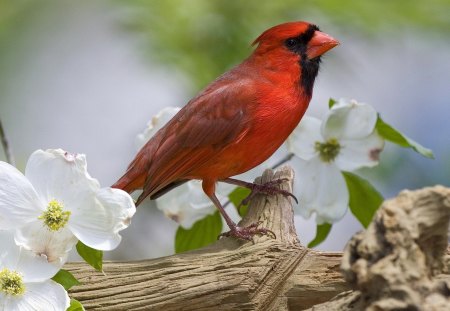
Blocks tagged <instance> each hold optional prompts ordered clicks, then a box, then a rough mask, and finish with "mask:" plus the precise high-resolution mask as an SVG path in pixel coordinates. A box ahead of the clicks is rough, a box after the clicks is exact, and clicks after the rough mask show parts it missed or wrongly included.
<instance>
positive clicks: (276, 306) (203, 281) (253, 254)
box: [67, 167, 450, 310]
mask: <svg viewBox="0 0 450 311" xmlns="http://www.w3.org/2000/svg"><path fill="white" fill-rule="evenodd" d="M278 178H286V180H287V181H286V182H285V183H283V184H282V185H280V187H281V188H282V189H285V190H288V191H291V190H292V181H293V172H292V170H291V169H290V168H287V167H285V168H282V169H281V170H280V171H278V172H276V173H273V172H272V171H270V170H268V171H266V172H265V173H264V175H263V176H262V177H261V178H259V179H258V180H257V182H266V181H269V180H274V179H278ZM412 204H414V202H412ZM432 204H434V203H432ZM255 221H261V222H262V224H261V226H264V227H266V228H268V229H270V230H272V231H274V232H275V234H276V236H277V238H276V239H272V238H270V237H267V236H260V237H255V238H254V242H253V243H252V242H247V241H239V240H236V239H233V238H223V239H221V240H219V241H217V242H216V243H214V244H213V245H211V246H208V247H205V248H203V249H200V250H196V251H192V252H187V253H183V254H178V255H173V256H169V257H163V258H158V259H152V260H144V261H137V262H107V263H105V264H104V272H105V274H104V275H103V274H101V273H98V272H96V271H94V270H93V269H92V268H90V267H89V266H87V265H86V264H84V263H69V264H68V265H67V269H68V270H70V271H71V272H72V273H73V274H74V275H75V276H76V277H77V278H78V279H79V280H80V281H81V282H82V285H80V286H76V287H74V288H72V289H71V290H70V294H71V296H72V297H73V298H75V299H77V300H79V301H81V302H82V303H83V305H84V306H85V308H86V309H87V310H305V309H308V308H311V307H312V306H314V305H316V304H319V303H323V302H326V301H329V300H330V299H331V298H332V297H334V296H336V295H337V294H339V293H342V292H344V291H348V290H349V289H350V288H351V287H350V285H348V284H347V283H346V282H345V281H344V278H343V277H342V275H341V273H340V264H341V259H342V254H340V253H327V252H316V251H313V250H310V249H307V248H305V247H303V246H301V245H300V243H299V240H298V238H297V235H296V232H295V228H294V223H293V209H292V205H291V202H290V201H289V199H287V198H285V197H283V196H274V197H265V196H259V197H257V198H255V199H254V200H253V202H252V203H251V206H250V208H249V213H248V215H247V216H246V217H245V218H244V219H243V220H242V222H241V225H248V224H250V223H253V222H255ZM442 278H444V279H450V276H449V275H443V276H442Z"/></svg>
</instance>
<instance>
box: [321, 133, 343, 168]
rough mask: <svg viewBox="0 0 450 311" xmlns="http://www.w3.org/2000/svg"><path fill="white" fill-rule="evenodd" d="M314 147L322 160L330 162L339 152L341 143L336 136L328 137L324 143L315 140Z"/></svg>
mask: <svg viewBox="0 0 450 311" xmlns="http://www.w3.org/2000/svg"><path fill="white" fill-rule="evenodd" d="M314 148H315V149H316V151H317V152H318V153H319V157H320V159H321V160H322V161H323V162H327V163H330V162H333V161H334V159H335V158H336V157H337V155H338V154H339V151H340V150H341V145H339V142H338V140H337V139H336V138H330V139H328V140H327V141H326V142H324V143H322V142H319V141H316V144H315V146H314Z"/></svg>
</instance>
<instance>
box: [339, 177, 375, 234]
mask: <svg viewBox="0 0 450 311" xmlns="http://www.w3.org/2000/svg"><path fill="white" fill-rule="evenodd" d="M342 175H344V178H345V182H346V183H347V188H348V193H349V195H350V201H349V206H350V210H351V211H352V214H353V215H354V216H355V217H356V219H358V220H359V222H360V223H361V224H362V225H363V226H364V228H367V227H368V226H369V224H370V222H371V221H372V218H373V215H374V214H375V212H376V211H377V209H378V208H379V207H380V205H381V203H383V196H382V195H381V194H380V193H379V192H378V191H377V190H376V189H375V188H374V187H373V186H372V185H371V184H370V183H369V182H368V181H367V180H365V179H363V178H361V177H359V176H358V175H355V174H353V173H349V172H342Z"/></svg>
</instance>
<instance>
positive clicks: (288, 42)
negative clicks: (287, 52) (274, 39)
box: [286, 38, 297, 48]
mask: <svg viewBox="0 0 450 311" xmlns="http://www.w3.org/2000/svg"><path fill="white" fill-rule="evenodd" d="M296 44H297V39H295V38H290V39H287V40H286V46H287V47H288V48H292V47H294V46H295V45H296Z"/></svg>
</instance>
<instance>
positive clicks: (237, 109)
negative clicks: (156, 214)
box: [137, 83, 256, 204]
mask: <svg viewBox="0 0 450 311" xmlns="http://www.w3.org/2000/svg"><path fill="white" fill-rule="evenodd" d="M249 89H250V90H251V89H252V88H251V87H243V84H242V83H229V84H226V85H221V86H219V87H218V88H217V89H215V90H212V88H209V89H207V90H206V91H205V92H204V93H202V94H201V95H200V96H198V97H196V98H194V99H193V100H192V101H191V102H189V103H188V104H187V105H186V106H185V107H184V108H183V109H182V110H180V112H179V113H178V114H177V115H175V117H174V118H173V119H172V120H171V121H170V122H169V123H168V124H167V125H166V126H165V127H163V128H162V129H161V130H160V131H159V132H158V133H157V134H156V135H155V137H154V138H152V139H151V140H150V141H149V142H148V143H147V145H149V144H150V145H152V146H151V147H153V148H152V149H153V152H152V155H148V154H147V155H146V156H147V157H148V156H149V157H150V159H149V161H150V165H149V166H148V168H147V172H148V174H147V177H146V181H145V185H144V192H143V193H142V195H141V197H140V198H139V199H138V202H137V204H139V203H140V201H141V200H142V199H144V198H145V197H146V196H148V195H152V194H155V193H157V192H158V191H160V190H162V189H164V188H165V187H167V186H168V185H170V184H172V183H174V182H179V181H180V180H183V179H186V178H187V177H189V173H190V172H191V171H193V170H195V169H196V168H198V167H199V166H201V165H203V164H204V163H205V162H206V161H207V160H210V159H212V158H214V156H215V155H216V154H217V153H219V152H220V151H221V150H222V149H223V148H225V147H227V146H228V145H229V144H231V143H234V142H235V141H236V140H238V139H239V138H240V137H242V136H243V135H244V134H245V132H247V131H248V129H249V128H250V122H249V118H248V113H247V109H248V107H249V106H251V103H254V102H256V101H255V97H254V96H253V94H248V93H249V91H248V90H249ZM155 143H157V144H158V147H157V148H156V150H155V148H154V147H155V146H154V144H155ZM147 145H146V146H147ZM146 146H144V148H143V150H144V149H145V148H146ZM147 148H149V147H147ZM144 152H145V151H144ZM140 153H141V152H140ZM138 156H139V154H138ZM138 156H137V157H138Z"/></svg>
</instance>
